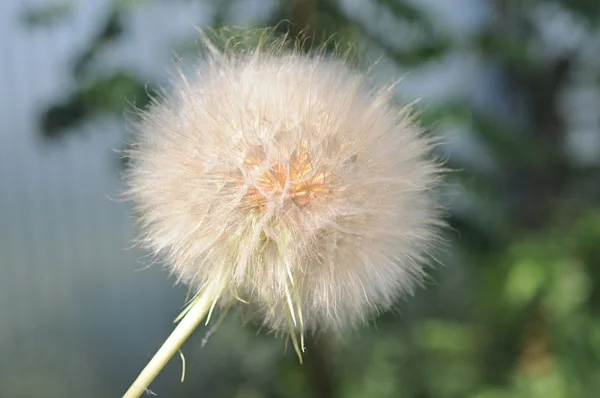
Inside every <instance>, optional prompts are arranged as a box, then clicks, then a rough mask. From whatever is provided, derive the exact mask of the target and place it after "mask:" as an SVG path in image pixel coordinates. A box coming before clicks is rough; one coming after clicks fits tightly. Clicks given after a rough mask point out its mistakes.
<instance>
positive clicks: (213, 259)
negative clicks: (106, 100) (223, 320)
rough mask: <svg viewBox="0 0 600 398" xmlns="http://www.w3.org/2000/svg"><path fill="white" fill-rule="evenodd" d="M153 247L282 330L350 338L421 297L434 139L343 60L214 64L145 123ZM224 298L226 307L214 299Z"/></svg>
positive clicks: (143, 195)
mask: <svg viewBox="0 0 600 398" xmlns="http://www.w3.org/2000/svg"><path fill="white" fill-rule="evenodd" d="M134 130H135V133H136V138H135V143H134V145H133V146H132V148H131V150H130V151H129V152H128V156H129V157H130V160H131V162H130V167H129V169H128V171H127V172H126V179H127V182H128V184H129V191H128V194H129V197H130V198H131V199H132V200H133V202H134V204H135V210H136V212H137V214H138V215H139V217H140V223H141V231H142V236H141V242H142V243H143V244H144V246H146V247H147V248H149V249H150V251H151V252H152V253H154V254H155V255H156V256H157V257H158V258H159V259H160V260H161V261H163V262H164V263H165V264H166V266H167V267H168V268H169V270H170V271H171V272H172V273H173V274H175V275H176V276H177V278H178V281H179V282H181V283H184V284H186V285H188V286H190V288H191V289H192V290H193V291H194V292H196V291H200V290H202V289H203V288H204V287H205V286H207V285H208V284H209V283H213V282H214V281H219V283H218V285H219V286H220V288H219V292H220V293H219V294H220V297H219V300H220V303H221V304H222V305H226V304H228V303H230V302H231V301H235V300H243V301H244V302H247V303H248V304H247V305H246V304H244V305H245V306H247V307H248V308H249V309H250V310H252V312H253V313H254V314H255V315H256V316H257V317H258V318H259V319H260V320H261V321H262V322H263V323H264V324H265V326H267V327H268V328H270V329H272V330H275V331H287V330H288V329H289V327H290V326H289V325H293V329H296V330H313V331H314V330H327V329H335V330H338V329H341V328H343V327H347V326H349V325H353V324H356V323H358V322H361V321H366V320H368V319H369V318H370V317H371V316H372V314H373V313H375V312H376V311H380V310H387V309H389V308H390V307H392V306H393V304H394V302H395V301H396V300H397V299H398V298H399V297H401V296H403V295H406V294H407V293H411V292H412V290H413V288H414V287H415V285H416V284H418V282H419V281H420V280H422V277H423V276H424V268H423V267H424V264H426V263H427V262H428V259H429V258H428V254H429V253H430V251H431V249H432V248H433V247H434V246H435V244H436V242H437V241H438V237H437V236H438V235H437V230H438V227H439V226H440V225H441V221H440V216H439V211H438V208H437V205H436V203H435V201H434V200H433V198H432V192H431V189H432V188H433V187H435V186H436V185H437V184H438V182H439V176H440V170H441V169H440V165H439V163H438V162H437V161H435V160H433V159H432V158H431V150H432V140H431V139H428V138H426V137H424V135H423V133H422V131H421V130H420V129H419V128H418V127H417V126H416V125H415V124H413V120H412V117H411V115H410V111H409V110H408V109H406V108H404V109H401V110H398V109H396V108H395V107H394V105H393V103H392V90H390V88H389V87H386V88H382V89H379V90H374V89H372V88H371V87H370V86H369V84H368V81H367V79H366V77H365V75H364V74H362V73H360V72H357V71H355V70H353V69H352V68H350V67H349V66H348V65H347V64H346V62H345V61H344V60H343V59H338V58H335V57H327V56H324V55H322V54H314V55H307V54H301V53H299V52H296V51H289V52H288V51H286V50H284V47H283V46H260V45H259V46H257V47H255V48H253V49H252V50H248V51H241V52H237V51H226V52H224V53H215V52H213V53H212V55H210V56H209V57H208V59H207V60H206V62H205V63H204V66H202V67H200V68H199V71H198V73H197V74H196V76H194V78H189V79H188V78H182V79H181V80H180V81H179V82H178V83H177V84H176V86H175V88H174V89H173V91H172V92H171V93H170V94H168V95H165V96H163V97H162V98H160V99H158V100H157V101H155V103H154V104H153V105H151V106H150V107H149V109H147V110H146V111H144V112H143V114H142V118H141V120H140V121H139V122H138V123H137V124H136V125H135V129H134ZM215 299H216V298H215Z"/></svg>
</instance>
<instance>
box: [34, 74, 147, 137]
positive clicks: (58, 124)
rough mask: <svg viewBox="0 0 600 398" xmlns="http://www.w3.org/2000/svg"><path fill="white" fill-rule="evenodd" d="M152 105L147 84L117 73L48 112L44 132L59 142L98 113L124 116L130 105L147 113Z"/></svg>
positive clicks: (44, 116)
mask: <svg viewBox="0 0 600 398" xmlns="http://www.w3.org/2000/svg"><path fill="white" fill-rule="evenodd" d="M148 101H149V96H148V91H147V88H146V86H145V85H144V84H142V83H141V82H139V81H138V80H137V79H135V78H134V77H132V76H130V75H128V74H125V73H117V74H115V75H112V76H109V77H107V78H104V79H98V80H96V81H94V82H92V83H90V84H88V85H86V86H84V87H82V88H80V89H79V90H78V91H77V92H75V93H74V94H73V95H71V97H70V98H69V99H68V100H67V101H65V102H64V103H61V104H58V105H54V106H53V107H51V108H50V109H48V110H47V111H46V112H45V113H44V115H43V116H42V122H41V125H42V131H43V133H44V136H45V137H46V138H50V139H56V138H59V137H61V136H62V135H63V134H64V133H66V132H67V130H68V129H70V128H72V127H74V126H75V125H77V124H80V123H82V122H84V121H85V120H86V119H87V118H89V117H92V116H93V115H95V114H97V113H112V114H122V113H123V112H124V111H125V110H126V109H127V108H128V107H129V106H130V104H134V105H135V106H136V107H138V108H141V109H143V108H144V107H145V106H146V105H147V104H148Z"/></svg>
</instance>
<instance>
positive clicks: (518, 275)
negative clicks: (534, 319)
mask: <svg viewBox="0 0 600 398" xmlns="http://www.w3.org/2000/svg"><path fill="white" fill-rule="evenodd" d="M544 279H545V272H544V269H543V266H542V265H541V264H539V263H538V262H537V261H535V260H533V259H531V258H522V259H520V260H519V261H518V262H516V263H515V264H513V266H512V267H511V269H510V272H509V274H508V277H507V280H506V298H507V299H508V301H509V302H510V304H511V305H512V306H519V307H520V306H523V305H525V304H528V303H529V302H530V301H531V300H532V299H533V298H534V297H535V295H536V294H537V293H538V292H539V290H540V288H541V287H542V284H543V282H544Z"/></svg>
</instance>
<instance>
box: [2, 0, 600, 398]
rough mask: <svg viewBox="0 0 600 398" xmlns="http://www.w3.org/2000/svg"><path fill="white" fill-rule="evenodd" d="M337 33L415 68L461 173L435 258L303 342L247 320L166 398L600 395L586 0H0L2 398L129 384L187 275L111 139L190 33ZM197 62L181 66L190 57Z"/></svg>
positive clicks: (599, 216) (591, 39) (599, 213)
mask: <svg viewBox="0 0 600 398" xmlns="http://www.w3.org/2000/svg"><path fill="white" fill-rule="evenodd" d="M282 20H287V21H288V22H286V23H284V24H281V25H279V28H278V29H279V31H282V32H283V31H285V30H289V31H290V34H291V35H297V34H298V33H299V32H301V31H304V32H306V34H308V35H309V36H310V37H313V38H315V40H314V43H315V44H318V43H319V42H320V41H322V40H323V39H326V38H328V37H330V36H331V35H332V34H334V35H335V38H336V40H338V41H340V42H343V43H345V42H349V43H351V45H352V47H353V48H354V59H355V60H356V62H357V63H358V64H359V65H360V66H362V67H364V68H367V67H369V65H370V64H372V63H373V62H374V61H379V62H378V64H377V66H376V68H375V69H374V72H373V73H374V76H375V77H376V78H377V79H381V81H383V82H390V81H394V80H396V79H398V78H402V81H401V84H399V85H398V87H397V94H398V101H399V103H403V102H410V101H414V100H417V99H419V100H420V101H419V102H418V104H417V107H418V109H419V110H420V111H421V113H420V116H419V119H420V122H421V123H422V125H423V126H424V127H425V128H426V129H428V130H429V131H431V132H432V133H434V134H438V135H440V136H442V137H444V141H445V145H444V146H443V147H441V148H440V154H441V155H442V156H444V157H445V158H447V159H448V164H449V166H450V167H452V168H454V169H455V172H454V173H452V174H451V175H450V176H449V177H448V183H447V185H446V186H445V187H444V189H443V190H442V192H441V194H442V198H443V201H444V203H445V204H446V205H447V206H448V213H449V224H450V228H449V229H448V231H447V232H446V238H447V241H448V245H447V248H446V249H445V250H444V251H442V252H440V253H439V254H438V259H439V260H440V261H441V262H442V263H443V264H444V266H436V267H435V268H431V270H430V275H431V279H430V280H429V281H428V282H427V283H426V286H425V288H424V289H421V290H420V291H419V292H418V294H417V295H416V297H415V298H414V299H411V300H409V301H406V302H404V303H399V311H398V313H396V314H387V315H384V316H382V317H380V318H379V319H378V320H377V321H376V322H375V323H374V324H373V325H372V326H371V327H368V328H362V329H360V330H358V331H354V332H350V333H348V334H347V335H345V336H343V338H341V339H339V338H334V337H332V336H326V335H324V336H319V337H318V338H316V339H314V340H312V341H311V343H310V345H309V347H308V355H307V356H306V358H305V359H306V363H305V364H304V365H302V366H300V365H299V364H298V362H297V359H296V357H295V354H294V352H293V350H292V349H291V347H288V349H287V350H285V342H284V341H283V340H281V339H276V338H274V337H273V336H269V335H265V333H264V332H261V333H257V330H256V328H255V327H254V326H252V325H246V324H244V322H243V319H240V317H239V316H236V315H233V316H229V317H228V319H227V320H226V321H225V322H224V324H223V325H222V326H221V328H220V329H219V331H218V333H216V334H215V335H214V336H213V337H212V338H211V339H210V340H209V341H208V344H206V345H205V346H204V347H202V344H201V343H202V337H203V334H204V333H206V329H203V330H199V331H197V332H196V333H195V334H194V336H193V337H192V338H191V339H190V340H189V341H188V343H187V344H186V345H185V346H184V349H183V352H184V354H185V356H186V359H187V373H186V380H185V383H183V384H182V383H180V376H181V361H180V359H179V358H177V357H176V358H174V359H173V360H172V361H171V363H170V364H169V365H168V367H167V368H166V370H165V371H164V372H163V373H162V374H161V375H160V376H159V377H158V379H157V380H156V381H155V382H154V383H153V384H152V386H151V390H152V391H153V392H154V393H156V394H158V396H159V397H182V398H183V397H203V398H209V397H235V398H262V397H264V398H267V397H317V398H325V397H344V398H345V397H349V398H359V397H364V398H367V397H394V398H395V397H414V398H417V397H418V398H430V397H431V398H434V397H436V398H437V397H469V398H507V397H524V398H530V397H531V398H537V397H540V398H542V397H543V398H554V397H556V398H561V397H565V398H571V397H597V396H600V113H599V109H600V2H598V1H597V0H587V1H586V0H554V1H551V0H548V1H542V0H529V1H517V0H293V1H284V0H238V1H234V0H223V1H216V0H214V1H211V0H172V1H166V0H164V1H159V0H155V1H151V0H88V1H75V0H72V1H67V0H47V1H31V0H2V1H1V2H0V397H2V398H38V397H40V398H42V397H43V398H53V397H57V398H68V397H91V398H93V397H99V398H100V397H118V396H121V394H122V393H123V392H124V391H125V390H126V388H127V387H128V385H129V383H130V382H131V381H132V380H133V379H134V378H135V376H136V375H137V373H138V372H139V370H140V369H141V367H142V366H143V365H144V364H145V363H146V361H147V360H148V359H149V358H150V357H151V355H152V354H153V353H154V352H155V350H156V349H157V347H158V346H159V345H160V343H161V342H162V341H163V339H164V338H165V337H166V336H167V335H168V333H169V332H170V331H171V329H172V320H173V319H174V317H175V316H176V315H177V314H178V313H179V310H180V308H181V305H182V304H183V302H184V299H185V293H186V292H185V290H184V289H183V288H180V287H174V286H173V282H174V281H173V279H172V278H169V277H168V274H167V273H166V272H164V271H163V270H161V268H160V267H158V266H154V267H149V268H145V264H146V263H145V262H144V258H143V256H144V255H145V254H146V253H144V252H142V251H140V250H139V249H136V248H133V249H132V248H130V246H131V240H132V239H133V237H134V236H135V233H136V232H135V229H134V227H133V226H132V223H131V220H130V214H129V208H128V205H127V204H124V203H120V202H119V201H115V200H111V198H112V197H116V196H117V195H118V193H119V192H120V191H121V190H122V188H123V187H122V185H121V183H120V180H119V172H120V170H121V168H122V166H123V165H122V162H121V160H120V159H119V157H118V155H117V154H116V153H115V152H114V151H113V149H114V148H117V149H118V148H122V147H123V145H124V144H123V142H124V141H126V140H127V139H128V137H129V133H128V131H127V129H126V127H125V118H126V117H125V116H126V115H127V114H128V112H129V113H130V111H131V109H132V106H131V103H135V104H136V105H138V106H144V104H145V103H146V102H147V100H148V93H151V92H152V91H153V90H155V89H156V88H157V87H160V86H167V87H168V85H169V79H170V78H171V75H170V73H171V72H172V71H173V69H174V68H173V66H174V60H175V59H176V58H179V57H181V58H183V59H184V60H188V61H189V62H191V63H192V64H193V62H195V61H196V59H197V55H198V53H199V51H200V49H201V46H200V44H199V40H198V34H197V31H196V28H195V26H199V27H213V28H219V27H221V26H226V25H232V24H233V25H238V26H242V27H261V26H273V25H275V24H277V23H278V22H280V21H282ZM184 62H187V61H184Z"/></svg>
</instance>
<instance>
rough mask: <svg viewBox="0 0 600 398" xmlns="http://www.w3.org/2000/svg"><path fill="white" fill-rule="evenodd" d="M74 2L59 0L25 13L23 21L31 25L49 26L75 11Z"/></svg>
mask: <svg viewBox="0 0 600 398" xmlns="http://www.w3.org/2000/svg"><path fill="white" fill-rule="evenodd" d="M73 8H74V4H73V1H71V0H57V1H55V2H53V3H50V4H46V5H44V6H41V7H37V8H35V9H31V10H28V11H26V12H25V13H24V14H23V21H24V22H25V23H26V24H27V25H29V26H40V25H42V26H48V25H54V24H57V23H60V22H62V21H63V20H64V19H65V18H67V17H69V15H70V14H71V12H72V11H73Z"/></svg>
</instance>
